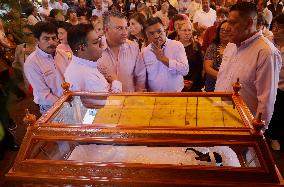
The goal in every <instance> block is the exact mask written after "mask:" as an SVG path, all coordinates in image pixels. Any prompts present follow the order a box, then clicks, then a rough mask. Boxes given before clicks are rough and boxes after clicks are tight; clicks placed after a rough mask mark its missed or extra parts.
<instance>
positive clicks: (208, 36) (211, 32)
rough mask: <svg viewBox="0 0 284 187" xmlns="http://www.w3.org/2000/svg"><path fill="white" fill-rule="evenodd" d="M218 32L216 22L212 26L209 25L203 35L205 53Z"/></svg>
mask: <svg viewBox="0 0 284 187" xmlns="http://www.w3.org/2000/svg"><path fill="white" fill-rule="evenodd" d="M216 32H217V26H216V24H214V25H213V26H211V27H208V28H207V29H206V31H205V34H204V36H203V42H202V51H203V52H204V53H205V52H206V49H207V48H208V46H209V45H210V44H211V43H212V42H213V40H214V39H215V36H216Z"/></svg>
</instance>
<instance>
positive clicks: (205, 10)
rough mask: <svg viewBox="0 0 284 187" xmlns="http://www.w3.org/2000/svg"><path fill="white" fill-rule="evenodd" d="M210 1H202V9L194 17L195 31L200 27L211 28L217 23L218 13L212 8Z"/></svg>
mask: <svg viewBox="0 0 284 187" xmlns="http://www.w3.org/2000/svg"><path fill="white" fill-rule="evenodd" d="M209 5H210V0H202V9H200V10H198V11H196V12H195V14H194V16H193V26H194V28H195V29H197V28H198V27H205V28H207V27H211V26H212V25H213V24H214V22H215V21H216V17H217V16H216V11H215V10H213V9H212V8H210V6H209Z"/></svg>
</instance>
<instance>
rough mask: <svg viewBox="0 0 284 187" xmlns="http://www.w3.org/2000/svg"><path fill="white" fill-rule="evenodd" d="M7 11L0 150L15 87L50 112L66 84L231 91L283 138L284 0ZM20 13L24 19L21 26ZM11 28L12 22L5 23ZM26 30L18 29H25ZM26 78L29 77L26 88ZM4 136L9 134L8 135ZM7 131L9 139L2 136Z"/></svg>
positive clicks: (274, 140) (11, 145)
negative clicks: (236, 84)
mask: <svg viewBox="0 0 284 187" xmlns="http://www.w3.org/2000/svg"><path fill="white" fill-rule="evenodd" d="M20 5H21V6H20V7H21V10H20V12H19V11H18V12H17V11H15V10H13V9H12V10H11V12H12V13H10V17H12V18H11V19H10V21H8V22H7V23H6V25H5V23H4V21H3V20H2V19H0V44H1V45H0V53H1V58H0V62H1V63H0V64H1V66H0V68H1V69H0V70H1V73H0V75H1V77H0V78H1V80H0V88H1V92H0V94H1V103H3V104H2V108H1V112H0V113H1V124H2V127H3V129H4V130H3V131H4V132H5V136H4V140H3V141H2V143H0V149H6V148H7V149H12V150H13V149H14V150H16V149H17V148H18V146H17V145H16V144H15V142H14V140H13V137H12V136H11V133H10V130H13V129H14V128H15V123H14V122H13V120H12V119H11V117H10V116H9V113H8V111H7V108H6V107H3V106H5V105H6V104H7V100H8V96H9V92H13V93H15V94H16V96H17V97H18V99H22V98H24V97H25V95H26V94H29V93H31V94H32V95H33V97H34V102H35V103H36V104H37V105H38V106H39V108H40V112H41V113H42V114H43V113H45V112H46V111H47V110H48V109H49V108H50V107H52V105H53V104H54V103H55V102H56V100H57V99H58V98H59V97H60V96H61V95H62V93H63V89H62V87H61V84H62V83H63V82H64V81H66V82H69V83H70V85H71V87H70V89H71V90H74V91H89V92H111V93H118V92H201V91H203V92H214V91H216V92H231V91H232V84H233V83H234V82H236V81H237V79H239V82H240V83H241V84H242V87H243V88H242V89H241V91H240V94H241V96H242V98H243V100H244V101H245V103H246V104H247V106H248V108H249V109H250V111H251V112H252V114H253V115H254V116H256V115H258V114H259V113H262V119H263V120H264V121H265V128H264V129H263V131H265V132H266V134H267V135H268V137H269V138H270V139H271V146H272V148H273V149H274V150H280V143H279V141H278V140H281V138H282V137H284V136H283V135H284V133H283V131H284V128H283V127H282V126H281V123H283V122H284V118H283V115H281V111H282V109H284V108H283V106H284V105H283V103H284V68H283V67H282V64H283V62H282V58H283V57H284V13H283V11H284V8H283V2H281V1H279V0H270V1H266V0H255V1H254V0H243V1H242V0H238V1H236V0H211V1H210V0H201V1H200V0H177V1H175V0H146V1H141V0H125V1H122V0H93V1H86V0H78V1H72V0H68V1H67V0H66V1H62V0H57V1H55V0H42V2H41V4H37V3H32V2H30V1H28V0H21V1H20ZM15 20H21V22H20V24H19V25H20V26H19V27H17V28H15V27H14V26H13V25H15ZM5 26H6V27H5ZM19 29H20V31H19ZM20 85H24V86H23V87H21V86H20ZM0 135H1V133H0ZM0 138H1V137H0Z"/></svg>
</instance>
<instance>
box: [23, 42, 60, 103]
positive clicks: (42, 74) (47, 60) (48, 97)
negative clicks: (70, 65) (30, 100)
mask: <svg viewBox="0 0 284 187" xmlns="http://www.w3.org/2000/svg"><path fill="white" fill-rule="evenodd" d="M24 72H25V75H26V77H27V79H28V81H29V83H30V84H31V85H32V88H33V96H34V102H35V103H37V104H39V105H53V104H54V102H55V101H56V100H57V99H58V98H59V97H60V96H61V95H62V93H63V89H62V87H61V84H62V82H63V79H62V77H61V76H60V74H59V72H58V70H57V69H56V66H55V64H54V59H53V56H52V55H50V54H47V53H45V52H44V51H42V50H41V49H40V48H38V47H37V48H36V50H35V51H34V52H32V53H31V54H30V55H29V56H28V58H27V60H26V62H25V64H24Z"/></svg>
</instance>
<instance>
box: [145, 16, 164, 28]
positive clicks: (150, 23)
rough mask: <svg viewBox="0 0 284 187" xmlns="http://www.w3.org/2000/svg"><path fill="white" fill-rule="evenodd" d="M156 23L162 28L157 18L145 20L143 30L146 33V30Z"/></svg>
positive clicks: (160, 21)
mask: <svg viewBox="0 0 284 187" xmlns="http://www.w3.org/2000/svg"><path fill="white" fill-rule="evenodd" d="M157 23H160V24H161V25H163V26H164V24H163V22H162V20H161V19H160V18H159V17H151V18H149V19H147V21H146V23H145V28H144V30H145V31H146V29H147V28H148V27H150V26H152V25H155V24H157Z"/></svg>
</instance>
